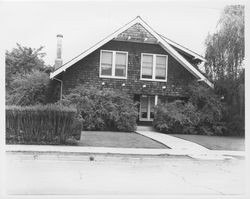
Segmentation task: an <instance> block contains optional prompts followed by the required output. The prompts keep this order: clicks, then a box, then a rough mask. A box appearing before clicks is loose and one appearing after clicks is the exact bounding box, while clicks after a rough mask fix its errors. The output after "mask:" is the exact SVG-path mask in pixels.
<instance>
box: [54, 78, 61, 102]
mask: <svg viewBox="0 0 250 199" xmlns="http://www.w3.org/2000/svg"><path fill="white" fill-rule="evenodd" d="M53 79H55V80H57V81H59V82H60V85H61V89H60V90H61V91H60V100H62V89H63V81H62V80H60V79H57V78H55V77H53V78H52V80H53Z"/></svg>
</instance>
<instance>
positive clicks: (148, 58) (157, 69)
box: [141, 53, 168, 81]
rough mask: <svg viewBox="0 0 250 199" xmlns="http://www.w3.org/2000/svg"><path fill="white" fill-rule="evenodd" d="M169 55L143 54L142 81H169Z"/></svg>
mask: <svg viewBox="0 0 250 199" xmlns="http://www.w3.org/2000/svg"><path fill="white" fill-rule="evenodd" d="M167 63H168V57H167V55H156V54H148V53H143V54H142V56H141V79H142V80H153V81H166V80H167V67H168V64H167Z"/></svg>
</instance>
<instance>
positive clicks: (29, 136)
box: [6, 105, 81, 144]
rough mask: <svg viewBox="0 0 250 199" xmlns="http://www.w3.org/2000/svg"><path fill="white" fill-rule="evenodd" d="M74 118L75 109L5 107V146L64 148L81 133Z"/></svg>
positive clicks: (54, 106)
mask: <svg viewBox="0 0 250 199" xmlns="http://www.w3.org/2000/svg"><path fill="white" fill-rule="evenodd" d="M75 116H76V110H75V109H72V108H68V107H62V106H58V105H46V106H41V105H37V106H26V107H20V106H7V107H6V142H7V143H8V144H64V143H65V142H66V140H67V139H68V138H69V137H72V136H74V137H79V134H80V133H81V129H80V127H79V125H75V124H74V120H75ZM74 125H75V126H74Z"/></svg>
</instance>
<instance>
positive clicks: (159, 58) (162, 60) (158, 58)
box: [156, 56, 166, 65]
mask: <svg viewBox="0 0 250 199" xmlns="http://www.w3.org/2000/svg"><path fill="white" fill-rule="evenodd" d="M156 64H160V65H166V57H165V56H164V57H163V56H156Z"/></svg>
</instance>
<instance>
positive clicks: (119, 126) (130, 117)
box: [60, 86, 138, 132]
mask: <svg viewBox="0 0 250 199" xmlns="http://www.w3.org/2000/svg"><path fill="white" fill-rule="evenodd" d="M60 103H62V104H63V105H66V106H75V107H76V109H77V111H78V113H79V114H81V116H82V118H83V129H84V130H111V131H127V132H132V131H134V130H135V129H136V119H137V117H138V112H137V109H136V106H135V104H134V103H133V100H132V99H131V98H129V96H127V95H126V94H124V93H121V92H119V91H113V90H108V89H103V90H99V89H97V88H94V87H92V88H85V87H84V86H78V87H76V88H75V89H73V90H71V91H70V94H68V95H67V96H65V98H64V100H62V101H61V102H60Z"/></svg>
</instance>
